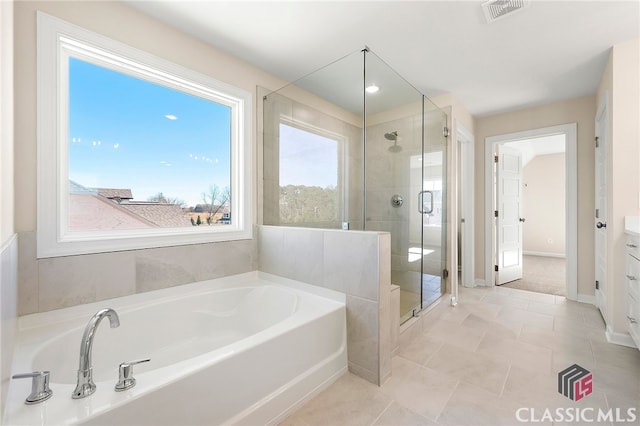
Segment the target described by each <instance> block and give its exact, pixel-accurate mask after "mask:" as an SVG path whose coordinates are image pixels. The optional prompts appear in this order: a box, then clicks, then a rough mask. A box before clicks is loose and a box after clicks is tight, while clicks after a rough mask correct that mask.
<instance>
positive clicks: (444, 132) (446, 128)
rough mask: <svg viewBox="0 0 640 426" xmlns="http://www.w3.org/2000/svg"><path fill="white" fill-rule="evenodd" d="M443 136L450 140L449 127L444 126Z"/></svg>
mask: <svg viewBox="0 0 640 426" xmlns="http://www.w3.org/2000/svg"><path fill="white" fill-rule="evenodd" d="M442 135H443V136H444V137H445V138H448V137H449V128H448V127H447V126H444V129H442Z"/></svg>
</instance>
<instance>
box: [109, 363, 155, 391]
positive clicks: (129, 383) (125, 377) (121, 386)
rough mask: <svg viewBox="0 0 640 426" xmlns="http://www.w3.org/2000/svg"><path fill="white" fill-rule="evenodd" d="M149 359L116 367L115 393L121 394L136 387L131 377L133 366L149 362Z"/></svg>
mask: <svg viewBox="0 0 640 426" xmlns="http://www.w3.org/2000/svg"><path fill="white" fill-rule="evenodd" d="M149 361H151V358H145V359H138V360H135V361H126V362H123V363H121V364H120V366H119V367H118V383H116V387H115V390H116V392H122V391H125V390H127V389H131V388H132V387H134V386H135V385H136V379H135V377H133V366H134V365H136V364H140V363H142V362H149Z"/></svg>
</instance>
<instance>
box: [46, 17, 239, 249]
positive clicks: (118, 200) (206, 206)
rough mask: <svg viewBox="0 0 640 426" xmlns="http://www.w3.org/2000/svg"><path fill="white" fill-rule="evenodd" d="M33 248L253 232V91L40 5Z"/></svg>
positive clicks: (138, 244)
mask: <svg viewBox="0 0 640 426" xmlns="http://www.w3.org/2000/svg"><path fill="white" fill-rule="evenodd" d="M38 37H39V38H38V105H39V111H38V160H39V164H38V174H39V176H38V256H39V257H49V256H57V255H67V254H82V253H94V252H102V251H113V250H127V249H134V248H146V247H158V246H168V245H179V244H195V243H202V242H211V241H224V240H232V239H241V238H250V237H251V207H250V200H251V186H250V183H251V177H250V173H251V168H250V165H251V160H250V159H251V157H250V154H251V149H250V147H251V142H250V135H251V129H250V124H251V118H250V117H251V116H250V113H251V95H250V94H249V93H247V92H244V91H242V90H240V89H238V88H235V87H232V86H229V85H226V84H224V83H221V82H219V81H216V80H213V79H211V78H209V77H207V76H204V75H201V74H198V73H195V72H193V71H190V70H188V69H186V68H183V67H180V66H178V65H175V64H172V63H169V62H166V61H164V60H161V59H159V58H156V57H153V56H151V55H148V54H146V53H144V52H141V51H138V50H135V49H133V48H130V47H128V46H126V45H122V44H120V43H117V42H115V41H113V40H108V39H105V38H103V37H100V36H98V35H96V34H93V33H90V32H88V31H86V30H83V29H80V28H78V27H75V26H72V25H70V24H67V23H65V22H63V21H60V20H58V19H55V18H52V17H50V16H47V15H45V14H42V13H39V15H38Z"/></svg>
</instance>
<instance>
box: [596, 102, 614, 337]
mask: <svg viewBox="0 0 640 426" xmlns="http://www.w3.org/2000/svg"><path fill="white" fill-rule="evenodd" d="M594 121H595V135H596V138H601V140H600V143H601V144H602V146H600V148H601V149H603V151H601V152H602V153H604V165H603V168H604V170H601V172H604V179H605V194H604V197H605V200H604V203H605V207H606V208H607V212H606V213H607V216H608V215H609V208H608V207H609V206H608V202H609V198H608V193H607V191H608V190H609V172H608V170H609V143H610V141H609V93H608V92H606V91H605V92H604V95H603V97H602V99H601V100H600V102H599V103H598V110H597V112H596V116H595V120H594ZM595 149H596V150H597V149H598V147H597V146H596V148H595ZM594 167H595V168H597V167H598V153H597V152H596V153H595V159H594ZM594 176H595V178H596V182H595V185H594V200H595V206H594V207H602V206H599V204H598V201H599V200H598V197H597V196H595V189H597V188H598V185H599V183H598V182H597V176H598V174H597V173H596V172H595V170H594ZM597 221H598V218H597V217H595V218H594V222H597ZM604 221H605V223H606V222H607V217H605V218H604ZM594 229H595V231H594V235H595V236H594V239H593V252H594V262H593V263H594V279H595V280H598V279H603V278H604V289H596V290H594V305H595V306H596V307H597V308H598V310H599V311H600V314H601V315H602V319H604V323H605V327H606V328H607V332H608V331H609V329H610V324H611V320H610V316H611V312H612V311H613V309H610V307H611V302H610V299H611V298H610V297H609V295H610V293H611V292H609V291H608V288H609V285H610V284H611V282H610V280H609V257H608V255H606V251H607V250H608V246H609V244H608V239H609V235H608V233H607V229H606V228H605V229H604V231H600V230H598V229H596V228H594ZM598 231H600V232H602V235H603V236H604V241H603V242H602V243H603V244H604V249H605V256H604V265H603V266H604V268H603V275H604V277H601V276H600V273H599V271H598V267H599V265H598V258H599V254H601V253H600V250H602V247H601V246H600V245H599V244H598V240H599V239H598V236H597V232H598ZM600 292H601V293H602V294H603V295H604V307H601V306H600V303H599V302H600V300H599V297H598V294H599V293H600ZM603 309H604V312H603Z"/></svg>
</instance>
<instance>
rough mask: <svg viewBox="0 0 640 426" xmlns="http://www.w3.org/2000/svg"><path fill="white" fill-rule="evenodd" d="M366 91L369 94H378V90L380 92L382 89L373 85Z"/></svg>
mask: <svg viewBox="0 0 640 426" xmlns="http://www.w3.org/2000/svg"><path fill="white" fill-rule="evenodd" d="M364 90H366V91H367V93H376V92H377V91H378V90H380V88H379V87H378V86H376V85H375V84H372V85H370V86H368V87H367V88H366V89H364Z"/></svg>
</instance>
